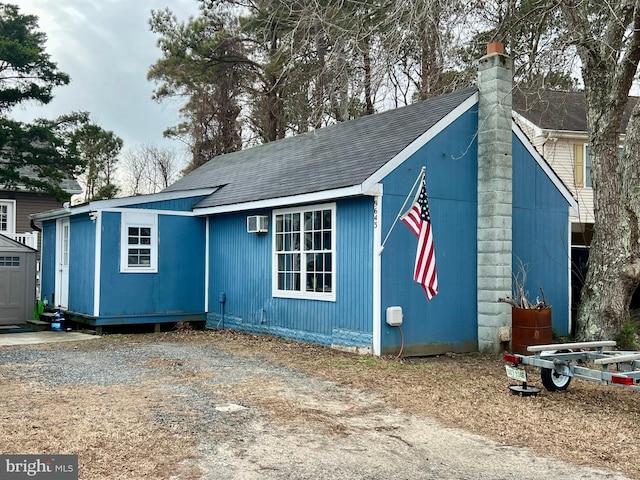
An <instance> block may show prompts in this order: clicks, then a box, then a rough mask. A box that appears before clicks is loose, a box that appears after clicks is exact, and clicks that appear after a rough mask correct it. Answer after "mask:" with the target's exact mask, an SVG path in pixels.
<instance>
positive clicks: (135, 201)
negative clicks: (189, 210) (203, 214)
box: [31, 187, 218, 221]
mask: <svg viewBox="0 0 640 480" xmlns="http://www.w3.org/2000/svg"><path fill="white" fill-rule="evenodd" d="M217 188H218V187H213V188H200V189H196V190H179V191H175V192H160V193H151V194H149V195H137V196H135V197H122V198H112V199H110V200H96V201H93V202H89V203H85V204H83V205H78V206H77V207H68V208H59V209H56V210H50V211H48V212H42V213H36V214H34V215H31V218H32V219H33V220H37V221H43V220H53V219H56V218H62V217H69V216H71V215H77V214H80V213H89V212H98V211H101V210H109V209H115V208H126V207H130V206H132V205H140V204H142V203H148V202H161V201H163V200H175V199H182V198H189V197H198V196H207V195H211V194H212V193H213V192H215V191H216V190H217Z"/></svg>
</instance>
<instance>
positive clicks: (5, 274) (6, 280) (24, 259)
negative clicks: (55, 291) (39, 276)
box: [0, 235, 37, 326]
mask: <svg viewBox="0 0 640 480" xmlns="http://www.w3.org/2000/svg"><path fill="white" fill-rule="evenodd" d="M36 254H37V252H36V250H34V249H33V248H31V247H27V246H26V245H23V244H22V243H20V242H16V241H15V240H12V239H10V238H9V237H6V236H4V235H0V326H4V325H22V324H25V323H26V322H27V320H29V319H30V318H31V317H32V316H33V304H34V301H35V298H36Z"/></svg>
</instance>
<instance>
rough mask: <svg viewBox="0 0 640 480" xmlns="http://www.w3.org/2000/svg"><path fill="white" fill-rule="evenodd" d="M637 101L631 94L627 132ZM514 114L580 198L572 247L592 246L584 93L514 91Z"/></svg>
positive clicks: (591, 194) (591, 199)
mask: <svg viewBox="0 0 640 480" xmlns="http://www.w3.org/2000/svg"><path fill="white" fill-rule="evenodd" d="M636 101H637V97H629V103H628V105H627V108H626V111H625V115H624V118H623V121H622V127H621V134H620V147H621V148H622V145H623V142H624V135H623V132H624V130H625V128H626V126H627V120H628V119H629V115H630V113H631V110H632V108H633V105H634V104H635V102H636ZM513 115H514V119H515V121H516V122H517V123H518V125H520V128H522V129H523V131H524V132H525V133H526V135H527V136H528V137H529V139H530V140H531V143H533V145H534V146H535V148H536V149H537V150H538V152H539V153H540V154H541V155H542V156H543V157H544V158H545V160H546V161H547V162H548V163H549V165H550V166H551V168H553V170H554V171H555V173H556V174H557V175H558V176H559V177H560V179H561V180H562V181H563V182H564V184H565V185H566V186H567V187H568V188H569V190H570V191H571V193H572V194H573V195H574V196H575V198H576V199H577V200H578V207H579V215H578V216H577V217H575V218H572V219H571V222H572V223H571V232H572V238H571V244H572V246H576V247H580V246H588V245H589V244H590V243H591V237H592V233H593V222H594V217H593V190H592V188H591V163H590V161H589V144H588V133H587V109H586V101H585V95H584V92H562V91H554V90H539V91H535V92H529V93H524V92H521V91H518V90H516V91H514V94H513Z"/></svg>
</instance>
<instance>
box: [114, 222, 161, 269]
mask: <svg viewBox="0 0 640 480" xmlns="http://www.w3.org/2000/svg"><path fill="white" fill-rule="evenodd" d="M120 246H121V249H120V271H121V272H127V273H155V272H157V271H158V215H156V214H153V213H129V212H125V213H122V219H121V223H120Z"/></svg>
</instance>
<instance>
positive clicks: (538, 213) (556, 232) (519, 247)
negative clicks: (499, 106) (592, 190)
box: [513, 135, 570, 335]
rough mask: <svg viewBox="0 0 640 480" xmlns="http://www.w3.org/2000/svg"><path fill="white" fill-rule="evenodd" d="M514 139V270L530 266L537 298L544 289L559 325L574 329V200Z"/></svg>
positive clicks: (558, 328) (533, 293)
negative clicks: (570, 232)
mask: <svg viewBox="0 0 640 480" xmlns="http://www.w3.org/2000/svg"><path fill="white" fill-rule="evenodd" d="M513 138H514V140H513V270H514V274H515V273H517V272H518V267H519V264H520V262H522V263H523V264H524V265H525V266H526V268H527V284H526V288H527V290H528V291H529V294H530V297H531V299H532V300H535V298H536V297H539V296H540V290H539V286H542V287H543V289H544V293H545V296H546V298H547V301H548V302H549V303H550V304H551V306H552V308H553V310H552V322H553V328H554V330H555V331H556V332H557V333H558V334H560V335H566V334H567V333H568V330H569V255H570V253H569V250H568V249H569V243H568V239H567V236H568V222H569V216H568V215H569V211H568V210H569V206H568V204H567V201H566V200H565V199H564V197H562V195H561V194H560V192H559V191H558V189H557V188H556V187H555V186H554V185H553V183H552V182H551V180H550V179H549V178H548V177H547V175H546V174H545V173H544V171H543V170H542V169H541V168H540V167H539V166H538V165H537V164H536V162H535V161H534V160H533V158H531V156H530V155H529V153H528V152H527V150H526V149H525V148H524V146H523V145H522V143H521V142H520V140H519V139H518V138H517V137H516V136H515V135H514V137H513Z"/></svg>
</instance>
